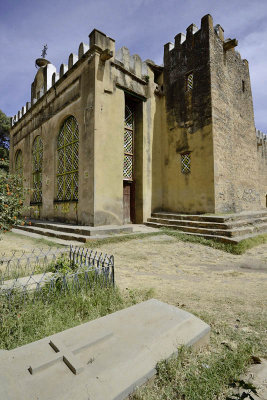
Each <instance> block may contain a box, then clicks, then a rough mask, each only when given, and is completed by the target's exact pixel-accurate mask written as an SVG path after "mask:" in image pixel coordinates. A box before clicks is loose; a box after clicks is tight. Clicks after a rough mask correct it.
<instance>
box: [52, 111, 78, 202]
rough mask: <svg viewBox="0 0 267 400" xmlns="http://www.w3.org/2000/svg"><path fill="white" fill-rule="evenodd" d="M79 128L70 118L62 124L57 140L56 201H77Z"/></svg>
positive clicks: (72, 118) (73, 119) (74, 120)
mask: <svg viewBox="0 0 267 400" xmlns="http://www.w3.org/2000/svg"><path fill="white" fill-rule="evenodd" d="M78 175H79V128H78V123H77V121H76V119H75V118H74V117H73V116H71V117H69V118H67V119H66V120H65V122H64V123H63V125H62V127H61V129H60V132H59V134H58V139H57V200H61V201H64V200H65V201H68V200H78V187H79V179H78Z"/></svg>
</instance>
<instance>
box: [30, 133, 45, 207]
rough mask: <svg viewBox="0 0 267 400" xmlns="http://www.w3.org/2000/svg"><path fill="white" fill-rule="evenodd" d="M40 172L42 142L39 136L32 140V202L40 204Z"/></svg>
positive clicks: (41, 165)
mask: <svg viewBox="0 0 267 400" xmlns="http://www.w3.org/2000/svg"><path fill="white" fill-rule="evenodd" d="M42 170H43V142H42V139H41V137H40V136H37V137H36V138H35V139H34V142H33V145H32V183H33V194H32V201H33V202H34V203H41V201H42Z"/></svg>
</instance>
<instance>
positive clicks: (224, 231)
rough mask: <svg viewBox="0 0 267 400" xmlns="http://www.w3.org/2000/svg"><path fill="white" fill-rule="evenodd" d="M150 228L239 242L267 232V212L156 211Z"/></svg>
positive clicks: (149, 220)
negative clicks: (204, 212)
mask: <svg viewBox="0 0 267 400" xmlns="http://www.w3.org/2000/svg"><path fill="white" fill-rule="evenodd" d="M146 225H147V226H150V227H154V228H156V227H158V228H163V227H164V228H168V229H176V230H178V231H181V232H183V233H186V234H188V235H197V236H202V237H204V238H207V239H211V238H212V239H217V240H221V241H224V242H228V243H238V242H239V241H240V240H242V239H246V238H249V237H253V236H257V235H259V234H261V233H267V211H265V210H260V211H251V212H247V211H245V212H241V213H235V214H225V215H215V214H214V215H211V214H201V215H187V214H175V213H170V212H165V211H161V212H156V213H153V214H152V215H151V218H148V220H147V222H146Z"/></svg>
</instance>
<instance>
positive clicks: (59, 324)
mask: <svg viewBox="0 0 267 400" xmlns="http://www.w3.org/2000/svg"><path fill="white" fill-rule="evenodd" d="M151 293H152V292H151V291H149V290H148V291H142V292H139V291H127V292H126V293H124V295H122V293H121V292H120V290H119V289H118V288H115V289H113V288H111V287H108V288H104V289H103V288H100V287H97V286H95V288H94V289H93V290H86V289H85V288H83V289H82V290H80V291H78V292H74V291H71V292H67V293H66V294H62V293H59V294H57V293H55V294H54V295H52V294H51V295H49V296H48V297H46V300H44V299H42V298H39V299H37V300H35V301H34V302H31V301H27V302H25V303H24V302H21V296H18V297H17V299H15V300H14V299H13V301H12V307H9V306H8V303H7V300H6V299H5V298H2V299H1V300H2V301H1V302H0V326H1V330H0V349H6V350H11V349H13V348H16V347H19V346H22V345H24V344H27V343H30V342H33V341H36V340H39V339H41V338H43V337H46V336H50V335H53V334H54V333H57V332H61V331H63V330H65V329H68V328H72V327H74V326H77V325H80V324H82V323H85V322H87V321H90V320H93V319H96V318H100V317H102V316H104V315H107V314H110V313H113V312H115V311H118V310H120V309H122V308H125V307H129V306H131V305H133V304H136V303H138V302H140V301H143V300H147V299H148V298H150V297H151Z"/></svg>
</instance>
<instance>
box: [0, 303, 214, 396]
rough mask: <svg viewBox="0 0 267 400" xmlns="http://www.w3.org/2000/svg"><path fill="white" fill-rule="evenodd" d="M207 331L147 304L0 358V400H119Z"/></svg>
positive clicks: (180, 313)
mask: <svg viewBox="0 0 267 400" xmlns="http://www.w3.org/2000/svg"><path fill="white" fill-rule="evenodd" d="M209 331H210V327H209V326H208V325H207V324H206V323H204V322H203V321H201V320H200V319H198V318H196V317H195V316H193V315H192V314H190V313H188V312H186V311H184V310H180V309H178V308H176V307H173V306H170V305H168V304H165V303H162V302H160V301H158V300H155V299H152V300H148V301H146V302H143V303H140V304H137V305H135V306H133V307H130V308H127V309H124V310H121V311H118V312H116V313H113V314H110V315H107V316H105V317H102V318H99V319H97V320H95V321H91V322H88V323H86V324H83V325H80V326H77V327H75V328H71V329H68V330H66V331H64V332H61V333H58V334H55V335H52V336H50V337H47V338H44V339H41V340H39V341H37V342H34V343H31V344H28V345H25V346H22V347H19V348H17V349H14V350H11V351H5V352H2V351H1V352H0V399H5V400H19V399H31V400H37V399H38V400H52V399H56V400H74V399H77V400H88V399H90V400H122V399H125V398H126V397H127V396H128V395H129V394H130V393H132V392H133V391H134V390H135V389H136V387H137V386H139V385H141V384H143V383H145V382H146V381H147V380H148V379H150V378H151V377H152V376H153V375H154V374H155V372H156V371H155V366H156V363H157V362H158V361H160V360H162V359H166V358H168V357H170V356H171V355H172V354H174V353H176V351H177V347H178V346H179V345H181V344H185V345H189V346H190V345H195V346H199V345H201V344H205V343H206V342H207V341H208V339H209Z"/></svg>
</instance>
